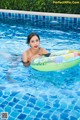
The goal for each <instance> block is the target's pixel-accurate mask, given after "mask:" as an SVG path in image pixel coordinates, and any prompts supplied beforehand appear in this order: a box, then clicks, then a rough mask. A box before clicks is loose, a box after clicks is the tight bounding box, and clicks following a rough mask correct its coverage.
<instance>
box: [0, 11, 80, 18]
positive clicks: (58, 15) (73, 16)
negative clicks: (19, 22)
mask: <svg viewBox="0 0 80 120" xmlns="http://www.w3.org/2000/svg"><path fill="white" fill-rule="evenodd" d="M0 12H6V13H18V14H30V15H42V16H56V17H71V18H80V15H79V14H64V13H63V14H62V13H47V12H34V11H21V10H6V9H0Z"/></svg>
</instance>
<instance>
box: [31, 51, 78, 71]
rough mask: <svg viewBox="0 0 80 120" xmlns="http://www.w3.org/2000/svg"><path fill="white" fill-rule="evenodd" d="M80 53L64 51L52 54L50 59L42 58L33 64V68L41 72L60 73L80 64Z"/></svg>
mask: <svg viewBox="0 0 80 120" xmlns="http://www.w3.org/2000/svg"><path fill="white" fill-rule="evenodd" d="M78 53H79V54H80V52H79V51H77V50H64V51H59V52H55V53H52V54H51V55H50V57H45V56H42V57H40V58H36V59H35V60H33V61H32V62H31V67H32V68H33V69H36V70H39V71H59V70H64V69H67V68H71V67H73V66H76V65H78V64H79V63H80V56H79V54H78Z"/></svg>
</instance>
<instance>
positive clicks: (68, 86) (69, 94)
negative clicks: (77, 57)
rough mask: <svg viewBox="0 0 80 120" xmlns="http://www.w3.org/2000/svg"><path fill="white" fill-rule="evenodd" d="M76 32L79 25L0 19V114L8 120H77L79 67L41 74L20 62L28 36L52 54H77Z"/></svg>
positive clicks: (79, 40)
mask: <svg viewBox="0 0 80 120" xmlns="http://www.w3.org/2000/svg"><path fill="white" fill-rule="evenodd" d="M79 30H80V24H78V25H75V24H74V25H73V26H68V25H66V24H59V23H57V22H53V21H52V22H51V21H50V22H49V23H46V24H42V21H39V22H37V21H36V22H34V23H33V22H32V21H25V20H24V21H23V20H15V19H6V18H5V19H4V20H3V19H0V113H2V112H8V120H80V64H79V65H77V66H75V67H73V68H70V69H67V70H63V71H56V72H40V71H36V70H34V69H32V68H31V67H30V66H29V67H24V66H23V64H22V62H21V56H22V53H23V51H25V50H26V49H28V45H27V44H26V38H27V35H28V34H29V33H30V32H36V33H37V34H39V35H40V38H41V46H42V47H44V48H45V49H47V50H48V51H49V52H54V51H58V50H65V49H67V50H68V49H77V50H80V32H79ZM1 115H2V114H0V116H1Z"/></svg>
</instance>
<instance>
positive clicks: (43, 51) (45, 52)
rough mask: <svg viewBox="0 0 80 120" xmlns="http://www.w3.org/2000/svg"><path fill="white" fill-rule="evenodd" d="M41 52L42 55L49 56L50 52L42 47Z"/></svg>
mask: <svg viewBox="0 0 80 120" xmlns="http://www.w3.org/2000/svg"><path fill="white" fill-rule="evenodd" d="M40 51H41V52H42V54H47V53H48V51H47V50H46V49H45V48H42V47H40Z"/></svg>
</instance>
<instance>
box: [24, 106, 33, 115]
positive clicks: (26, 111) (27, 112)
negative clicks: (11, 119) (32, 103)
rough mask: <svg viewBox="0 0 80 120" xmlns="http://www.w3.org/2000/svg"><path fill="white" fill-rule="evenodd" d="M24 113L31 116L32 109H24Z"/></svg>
mask: <svg viewBox="0 0 80 120" xmlns="http://www.w3.org/2000/svg"><path fill="white" fill-rule="evenodd" d="M23 112H24V113H25V114H29V113H30V112H31V109H30V108H28V107H24V108H23Z"/></svg>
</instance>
